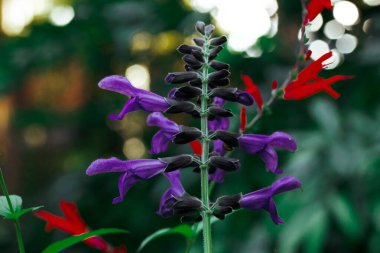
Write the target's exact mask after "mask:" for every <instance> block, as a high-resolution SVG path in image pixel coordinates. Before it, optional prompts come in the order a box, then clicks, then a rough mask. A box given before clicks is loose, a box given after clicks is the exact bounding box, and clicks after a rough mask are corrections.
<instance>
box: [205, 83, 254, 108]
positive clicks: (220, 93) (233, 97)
mask: <svg viewBox="0 0 380 253" xmlns="http://www.w3.org/2000/svg"><path fill="white" fill-rule="evenodd" d="M212 96H214V97H220V98H223V99H225V100H228V101H231V102H239V103H241V104H243V105H246V106H250V105H252V104H253V98H252V96H251V95H250V94H249V93H248V92H246V91H241V90H238V89H237V88H232V87H230V88H215V89H213V90H212Z"/></svg>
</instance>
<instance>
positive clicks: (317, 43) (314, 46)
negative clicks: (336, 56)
mask: <svg viewBox="0 0 380 253" xmlns="http://www.w3.org/2000/svg"><path fill="white" fill-rule="evenodd" d="M309 50H311V52H312V54H311V58H312V59H313V60H317V59H318V58H319V57H321V56H322V55H324V54H326V53H328V52H329V51H330V48H329V45H328V44H327V43H326V42H325V41H323V40H314V41H313V42H311V43H310V46H309Z"/></svg>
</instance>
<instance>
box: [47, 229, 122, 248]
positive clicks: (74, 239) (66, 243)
mask: <svg viewBox="0 0 380 253" xmlns="http://www.w3.org/2000/svg"><path fill="white" fill-rule="evenodd" d="M116 233H122V234H127V233H129V232H128V231H126V230H123V229H118V228H102V229H98V230H94V231H91V232H88V233H84V234H81V235H74V236H71V237H69V238H66V239H64V240H61V241H58V242H55V243H52V244H50V245H49V246H48V247H47V248H46V249H44V250H43V251H42V253H57V252H61V251H62V250H64V249H66V248H68V247H70V246H73V245H75V244H77V243H80V242H81V241H83V240H86V239H87V238H89V237H92V236H99V235H105V234H116Z"/></svg>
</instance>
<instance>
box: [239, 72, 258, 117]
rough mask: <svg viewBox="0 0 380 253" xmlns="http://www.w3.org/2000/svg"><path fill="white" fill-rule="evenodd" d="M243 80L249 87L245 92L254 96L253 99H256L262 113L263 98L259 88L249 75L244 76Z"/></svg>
mask: <svg viewBox="0 0 380 253" xmlns="http://www.w3.org/2000/svg"><path fill="white" fill-rule="evenodd" d="M241 78H242V80H243V82H244V83H245V85H246V86H247V88H246V89H245V90H246V91H247V92H248V93H249V94H251V95H252V97H253V99H255V102H256V104H257V106H258V107H259V110H260V111H261V110H262V109H263V98H262V96H261V94H260V90H259V88H258V87H257V85H256V84H255V83H254V82H253V81H252V79H251V78H250V77H249V76H248V75H242V77H241Z"/></svg>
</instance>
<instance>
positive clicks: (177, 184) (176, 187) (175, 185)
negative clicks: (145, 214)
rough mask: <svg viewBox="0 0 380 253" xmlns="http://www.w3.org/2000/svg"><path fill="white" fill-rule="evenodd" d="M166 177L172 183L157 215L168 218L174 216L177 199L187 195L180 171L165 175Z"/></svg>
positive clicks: (162, 198)
mask: <svg viewBox="0 0 380 253" xmlns="http://www.w3.org/2000/svg"><path fill="white" fill-rule="evenodd" d="M164 175H165V176H166V177H167V178H168V180H169V182H170V188H169V189H168V190H166V191H165V192H164V194H163V195H162V197H161V201H160V208H159V209H158V211H157V214H158V215H160V216H162V217H165V218H167V217H170V216H172V215H173V205H174V204H175V203H176V197H181V196H182V195H183V194H184V193H185V189H184V188H183V186H182V183H181V179H180V177H181V174H180V172H179V171H173V172H169V173H165V174H164Z"/></svg>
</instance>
